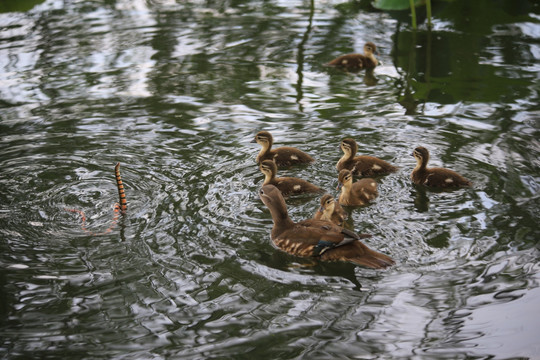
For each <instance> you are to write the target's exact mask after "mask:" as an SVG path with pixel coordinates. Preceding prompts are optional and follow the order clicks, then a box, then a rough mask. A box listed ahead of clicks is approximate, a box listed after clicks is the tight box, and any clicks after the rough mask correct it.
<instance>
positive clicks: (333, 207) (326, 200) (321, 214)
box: [313, 194, 349, 226]
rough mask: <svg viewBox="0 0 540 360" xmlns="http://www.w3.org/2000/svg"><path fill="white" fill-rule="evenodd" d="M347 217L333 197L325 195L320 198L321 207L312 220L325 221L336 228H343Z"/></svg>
mask: <svg viewBox="0 0 540 360" xmlns="http://www.w3.org/2000/svg"><path fill="white" fill-rule="evenodd" d="M348 217H349V215H348V214H347V212H346V211H345V210H344V209H343V208H342V207H341V205H339V203H338V202H337V201H336V200H334V197H333V196H332V195H330V194H326V195H323V196H322V197H321V206H320V208H319V210H317V212H316V213H315V215H314V216H313V219H314V220H326V221H330V222H333V223H334V224H336V225H338V226H343V224H344V222H345V220H347V218H348Z"/></svg>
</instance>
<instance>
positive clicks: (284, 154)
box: [252, 131, 315, 166]
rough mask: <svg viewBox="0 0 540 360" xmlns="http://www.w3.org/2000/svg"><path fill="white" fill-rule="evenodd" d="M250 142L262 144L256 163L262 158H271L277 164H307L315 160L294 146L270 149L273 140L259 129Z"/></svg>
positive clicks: (268, 134)
mask: <svg viewBox="0 0 540 360" xmlns="http://www.w3.org/2000/svg"><path fill="white" fill-rule="evenodd" d="M252 142H256V143H257V144H259V145H261V146H262V149H261V151H260V152H259V155H257V164H260V163H261V162H262V161H263V160H273V161H275V163H276V165H277V166H289V165H297V164H307V163H310V162H313V161H315V160H314V159H313V158H312V157H311V156H309V155H308V154H306V153H305V152H303V151H301V150H298V149H297V148H294V147H290V146H283V147H279V148H277V149H272V144H273V143H274V140H273V138H272V135H271V134H270V133H269V132H268V131H259V132H258V133H257V135H255V139H253V141H252Z"/></svg>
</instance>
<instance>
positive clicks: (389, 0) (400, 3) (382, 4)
mask: <svg viewBox="0 0 540 360" xmlns="http://www.w3.org/2000/svg"><path fill="white" fill-rule="evenodd" d="M423 4H425V0H414V6H420V5H423ZM373 7H374V8H377V9H379V10H407V9H408V8H409V0H373Z"/></svg>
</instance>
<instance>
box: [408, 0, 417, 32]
mask: <svg viewBox="0 0 540 360" xmlns="http://www.w3.org/2000/svg"><path fill="white" fill-rule="evenodd" d="M409 6H410V7H411V20H412V27H413V29H416V8H415V7H414V0H409Z"/></svg>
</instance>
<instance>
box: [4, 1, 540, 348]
mask: <svg viewBox="0 0 540 360" xmlns="http://www.w3.org/2000/svg"><path fill="white" fill-rule="evenodd" d="M513 4H515V6H514V5H513ZM502 5H503V6H501V7H493V6H490V5H488V4H486V2H483V1H482V2H476V3H474V4H472V3H471V2H466V1H461V0H457V1H453V2H450V3H446V2H445V3H444V4H443V3H441V4H440V8H438V9H435V8H434V28H433V30H432V31H431V32H427V31H423V30H419V31H417V32H412V31H411V30H410V29H409V28H408V27H407V26H406V25H405V24H404V22H403V19H400V18H399V17H397V15H396V18H392V17H391V16H394V15H395V14H387V13H382V12H370V7H369V4H366V2H359V3H357V2H355V3H343V4H331V3H317V2H314V1H309V2H298V1H293V2H277V3H267V2H264V3H261V2H256V1H236V2H226V3H224V2H201V1H196V2H144V1H136V2H132V1H121V0H118V1H106V2H101V1H94V2H90V3H89V2H58V1H45V2H43V3H42V4H38V5H36V6H35V7H34V8H33V9H32V10H31V11H29V12H26V13H23V12H18V13H2V14H0V79H1V81H0V107H2V111H1V112H0V134H1V135H0V170H1V171H0V174H1V175H0V254H1V255H0V286H1V287H2V289H3V291H2V293H1V295H0V298H1V300H0V304H1V306H0V319H1V321H0V334H1V336H0V338H1V339H2V340H1V341H0V343H1V345H0V347H1V348H2V349H3V351H5V352H6V353H7V354H8V355H7V356H10V357H29V356H31V357H81V356H82V357H91V358H111V357H126V356H128V357H134V358H148V357H156V356H161V357H182V358H199V357H238V356H239V354H244V353H246V354H249V356H250V357H252V356H261V357H272V358H275V357H279V358H298V357H306V358H334V357H347V356H348V357H353V356H354V357H358V356H366V357H367V356H383V357H384V356H388V354H391V356H393V357H411V356H413V357H414V356H415V355H417V356H428V357H437V356H445V357H456V356H457V357H470V356H472V357H486V356H501V355H503V356H534V355H535V354H536V352H537V351H536V350H537V349H536V348H535V347H534V344H533V343H532V342H531V341H530V337H528V334H535V333H537V332H538V331H536V330H537V328H538V325H537V324H538V323H539V322H538V321H537V319H535V318H534V314H535V312H534V311H533V310H532V307H531V306H532V305H531V304H535V301H536V300H537V299H538V294H537V292H536V291H535V289H537V288H538V276H537V274H538V273H539V268H538V265H537V264H538V259H539V253H538V249H537V245H538V240H537V239H538V230H537V227H536V220H537V217H538V196H537V190H538V161H537V159H538V158H539V149H540V147H539V146H538V141H537V140H536V134H537V127H538V126H537V125H538V124H537V122H536V121H535V115H536V113H537V91H536V86H537V85H536V82H537V81H536V80H537V73H538V70H539V69H538V66H537V63H538V54H539V52H538V49H537V45H536V43H535V39H536V38H537V35H538V30H537V28H538V27H539V25H538V14H537V13H538V7H537V6H536V5H534V4H533V2H529V1H521V0H520V1H518V2H509V1H508V2H507V1H503V2H502ZM510 5H512V6H510ZM464 10H466V11H467V12H463V11H464ZM480 10H482V11H483V13H482V16H480V15H478V16H475V17H474V18H473V17H472V16H471V17H470V18H467V17H463V16H462V14H463V13H470V14H478V11H480ZM471 19H479V20H478V21H476V20H471ZM366 40H371V41H373V42H375V43H376V44H378V45H379V44H380V48H381V49H382V51H381V60H382V61H383V64H384V65H383V66H381V67H378V68H376V69H375V71H374V72H373V74H370V73H366V72H364V73H359V74H354V75H351V74H347V73H343V72H334V71H328V69H325V68H324V67H323V66H322V64H324V63H325V62H326V61H328V59H331V58H332V55H333V54H334V53H338V52H339V53H345V52H352V51H355V50H357V49H360V48H361V46H362V45H363V44H364V43H365V41H366ZM391 49H392V50H391ZM371 75H373V76H374V77H375V79H376V83H373V82H371V81H373V80H372V79H368V78H367V77H368V76H371ZM364 77H366V78H365V79H364ZM365 81H368V84H366V82H365ZM407 91H408V92H407ZM407 97H409V98H410V99H409V98H407ZM403 99H404V100H405V102H403V101H402V102H401V104H400V101H401V100H403ZM407 101H408V102H407ZM404 107H405V108H406V110H405V111H407V114H404V113H405V111H404ZM409 108H410V109H409ZM262 129H265V130H269V131H271V132H272V133H275V134H276V137H279V138H280V139H282V140H281V142H282V143H283V144H286V145H291V146H297V147H300V148H302V149H305V150H306V152H308V153H312V154H314V157H316V159H317V162H316V163H315V164H313V165H312V166H307V167H300V168H295V169H289V170H288V173H287V174H288V175H291V176H295V177H301V178H307V179H310V180H313V182H314V183H316V184H320V185H321V186H323V187H324V188H325V189H327V190H328V191H329V192H330V193H332V195H336V193H335V191H334V190H333V189H334V188H335V186H336V178H337V174H336V172H335V163H336V162H337V160H338V159H339V157H340V156H341V152H340V150H339V149H338V144H339V141H340V140H341V139H342V138H344V137H353V138H355V139H357V140H358V141H359V143H361V144H362V149H361V153H362V154H367V155H372V154H373V155H376V154H383V155H384V156H385V158H386V159H388V160H390V161H391V162H392V163H396V164H398V165H399V166H400V171H399V172H398V173H396V174H392V175H389V176H386V177H384V178H381V179H377V181H378V184H379V189H380V196H379V198H378V199H377V200H376V201H375V202H374V203H373V204H371V205H370V206H367V207H364V208H360V209H354V210H352V211H351V213H350V215H351V216H350V224H349V226H351V227H352V228H354V229H355V230H356V231H359V232H367V233H371V234H373V237H372V238H370V239H368V240H369V241H367V244H368V245H369V246H370V247H373V248H375V249H377V250H378V251H381V252H384V253H388V254H390V255H391V256H392V257H393V258H395V259H396V260H397V265H396V266H395V267H393V268H391V269H389V270H388V271H383V272H380V271H372V270H370V269H364V268H360V267H354V266H352V265H350V264H319V263H311V262H307V261H306V262H304V261H303V260H300V259H298V258H295V257H291V256H289V255H287V254H283V253H281V252H280V251H279V250H277V249H275V248H274V247H273V246H272V245H271V242H270V238H269V232H270V229H271V226H272V222H271V219H270V217H269V214H268V212H267V211H266V209H265V207H264V206H263V205H262V204H261V203H260V201H259V199H258V198H257V197H256V196H255V194H256V193H257V190H258V188H259V186H260V182H261V180H262V178H261V176H260V172H259V170H258V168H257V166H256V164H255V156H256V153H257V151H258V149H257V148H255V147H253V146H251V145H250V144H249V141H250V140H251V139H252V138H253V136H254V134H255V133H256V132H257V131H259V130H262ZM417 145H429V147H430V149H433V152H434V153H435V154H436V159H437V161H440V163H439V164H435V165H437V166H438V165H442V164H444V165H448V166H449V167H451V168H456V169H457V170H459V171H460V172H461V173H463V174H466V175H467V176H469V177H470V178H471V180H472V181H473V182H474V183H475V186H474V187H473V188H472V189H469V190H466V191H455V192H435V191H426V189H424V188H419V187H414V186H413V185H412V184H411V182H410V179H409V174H410V172H411V171H412V168H413V167H414V160H413V159H412V158H411V157H410V155H409V154H410V151H411V150H412V149H413V148H414V147H415V146H417ZM118 161H120V162H122V164H123V167H122V170H123V171H122V177H123V180H124V183H125V185H126V191H127V196H128V199H129V202H130V207H129V213H128V214H127V216H126V217H125V218H124V220H123V221H124V222H123V224H121V226H120V227H119V228H118V229H117V231H116V232H114V233H111V234H108V235H105V236H100V237H95V236H88V235H86V234H84V233H83V232H81V230H80V223H79V222H78V220H77V219H74V218H73V216H72V215H71V214H69V213H67V212H65V211H64V208H65V207H75V208H78V209H82V210H84V211H85V212H86V213H87V216H88V218H89V227H91V228H92V229H100V228H102V227H106V226H107V224H108V222H109V221H110V216H111V205H112V203H114V201H116V199H117V193H116V188H115V185H114V175H113V171H112V169H113V167H114V164H115V163H116V162H118ZM318 201H319V199H318V197H303V198H302V197H301V198H292V199H290V200H289V201H288V204H289V205H290V209H289V210H290V214H291V217H292V218H293V219H294V220H300V219H304V218H308V217H311V216H312V215H313V212H314V210H315V209H316V208H317V206H318ZM522 309H524V310H522ZM505 313H510V314H512V317H513V319H515V321H514V320H512V321H510V320H508V318H506V317H504V316H502V315H501V314H505ZM524 313H526V314H527V315H528V316H527V317H525V316H522V315H523V314H524ZM486 319H487V320H486ZM518 323H519V325H520V326H521V327H518V326H515V325H516V324H518ZM482 326H483V328H482ZM519 329H522V330H519ZM506 330H508V331H509V332H508V333H507V332H506ZM510 330H511V331H510ZM510 332H511V333H510ZM518 345H519V346H521V348H519V349H518ZM499 354H501V355H499Z"/></svg>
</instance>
